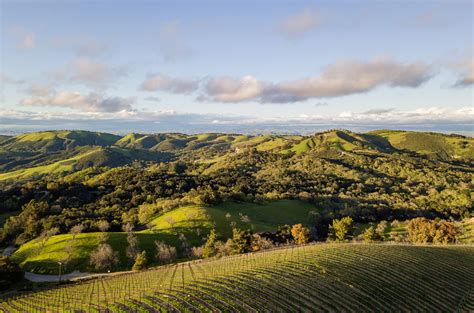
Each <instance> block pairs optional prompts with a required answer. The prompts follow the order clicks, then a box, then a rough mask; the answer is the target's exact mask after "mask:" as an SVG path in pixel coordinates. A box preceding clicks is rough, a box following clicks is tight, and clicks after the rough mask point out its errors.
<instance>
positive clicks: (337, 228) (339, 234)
mask: <svg viewBox="0 0 474 313" xmlns="http://www.w3.org/2000/svg"><path fill="white" fill-rule="evenodd" d="M352 222H353V220H352V218H351V217H350V216H346V217H343V218H341V219H334V220H332V225H329V238H330V239H332V240H335V241H345V240H347V239H349V235H350V233H351V232H352Z"/></svg>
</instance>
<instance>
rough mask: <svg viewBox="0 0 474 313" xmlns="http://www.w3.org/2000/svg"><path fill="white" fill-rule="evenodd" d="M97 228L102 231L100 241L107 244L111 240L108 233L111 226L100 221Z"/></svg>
mask: <svg viewBox="0 0 474 313" xmlns="http://www.w3.org/2000/svg"><path fill="white" fill-rule="evenodd" d="M97 228H98V229H99V230H100V232H101V234H100V237H99V241H100V242H101V243H106V242H107V240H109V235H108V234H107V231H108V230H109V228H110V224H109V222H107V221H100V222H99V223H97Z"/></svg>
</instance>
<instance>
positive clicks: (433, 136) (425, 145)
mask: <svg viewBox="0 0 474 313" xmlns="http://www.w3.org/2000/svg"><path fill="white" fill-rule="evenodd" d="M372 134H374V135H377V136H381V137H383V138H386V139H387V140H388V141H389V142H390V143H391V144H392V145H393V146H394V147H396V148H397V149H402V150H409V151H413V152H417V153H421V154H427V155H436V156H439V157H443V158H455V159H458V158H467V159H474V139H473V138H469V137H464V136H459V135H443V134H437V133H421V132H405V131H375V132H372Z"/></svg>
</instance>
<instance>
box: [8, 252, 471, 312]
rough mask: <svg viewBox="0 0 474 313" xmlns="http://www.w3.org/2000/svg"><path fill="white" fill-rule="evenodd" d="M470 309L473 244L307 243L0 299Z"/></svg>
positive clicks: (231, 308) (193, 307) (92, 306)
mask: <svg viewBox="0 0 474 313" xmlns="http://www.w3.org/2000/svg"><path fill="white" fill-rule="evenodd" d="M309 310H311V311H337V312H340V311H353V312H354V311H357V312H361V311H362V312H368V311H372V312H373V311H405V312H409V311H424V312H452V311H460V312H464V311H465V312H468V311H472V310H474V247H473V246H444V247H440V246H409V245H376V244H372V245H370V244H313V245H306V246H297V247H295V246H292V247H287V248H280V249H274V250H269V251H264V252H258V253H251V254H245V255H238V256H231V257H225V258H221V259H212V260H205V261H194V262H187V263H178V264H173V265H167V266H162V267H159V268H156V269H150V270H146V271H140V272H134V273H125V274H117V275H112V276H107V277H103V278H98V279H92V280H88V281H82V282H77V283H74V284H70V285H63V286H59V287H56V288H53V289H48V290H42V291H38V292H35V293H27V294H22V295H17V296H15V297H12V298H9V299H4V300H3V301H2V302H1V303H0V311H4V312H98V311H100V312H161V311H169V312H189V311H213V312H222V311H225V312H242V311H245V312H260V311H270V312H277V311H309Z"/></svg>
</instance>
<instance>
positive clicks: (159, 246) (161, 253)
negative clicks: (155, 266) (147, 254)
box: [155, 240, 177, 264]
mask: <svg viewBox="0 0 474 313" xmlns="http://www.w3.org/2000/svg"><path fill="white" fill-rule="evenodd" d="M155 247H156V254H155V258H156V260H157V261H158V263H162V264H163V263H169V262H172V261H173V260H174V259H176V255H177V254H176V248H175V247H172V246H169V245H167V244H166V243H164V242H162V241H158V240H157V241H155Z"/></svg>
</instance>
